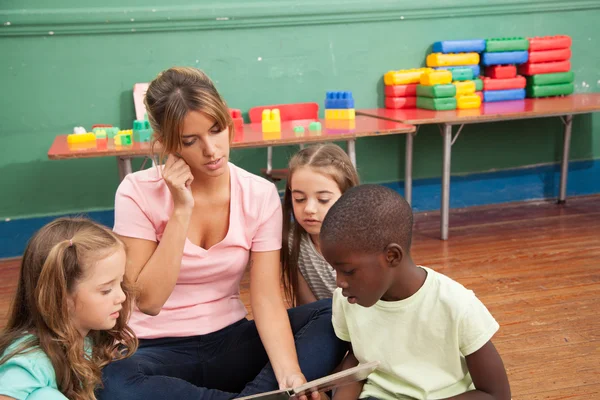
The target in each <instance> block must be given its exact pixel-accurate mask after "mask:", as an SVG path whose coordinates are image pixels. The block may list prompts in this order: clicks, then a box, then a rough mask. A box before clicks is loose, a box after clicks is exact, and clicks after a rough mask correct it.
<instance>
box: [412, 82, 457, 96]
mask: <svg viewBox="0 0 600 400" xmlns="http://www.w3.org/2000/svg"><path fill="white" fill-rule="evenodd" d="M417 96H418V97H432V98H441V97H454V96H456V86H455V85H452V84H445V85H433V86H426V85H418V86H417Z"/></svg>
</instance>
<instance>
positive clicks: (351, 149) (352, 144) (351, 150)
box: [348, 139, 356, 168]
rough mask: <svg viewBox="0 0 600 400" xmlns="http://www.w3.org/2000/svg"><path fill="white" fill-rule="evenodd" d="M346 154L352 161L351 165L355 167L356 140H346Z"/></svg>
mask: <svg viewBox="0 0 600 400" xmlns="http://www.w3.org/2000/svg"><path fill="white" fill-rule="evenodd" d="M348 156H350V161H352V165H354V168H356V140H354V139H352V140H348Z"/></svg>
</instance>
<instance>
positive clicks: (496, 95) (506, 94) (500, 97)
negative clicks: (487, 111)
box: [483, 89, 525, 102]
mask: <svg viewBox="0 0 600 400" xmlns="http://www.w3.org/2000/svg"><path fill="white" fill-rule="evenodd" d="M524 98H525V89H510V90H490V91H484V92H483V101H485V102H492V101H508V100H523V99H524Z"/></svg>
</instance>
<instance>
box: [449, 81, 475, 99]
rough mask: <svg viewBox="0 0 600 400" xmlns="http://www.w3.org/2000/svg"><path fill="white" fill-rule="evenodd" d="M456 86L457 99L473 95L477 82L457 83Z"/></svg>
mask: <svg viewBox="0 0 600 400" xmlns="http://www.w3.org/2000/svg"><path fill="white" fill-rule="evenodd" d="M454 86H456V97H458V96H462V95H463V94H473V93H475V91H476V90H475V81H456V82H454Z"/></svg>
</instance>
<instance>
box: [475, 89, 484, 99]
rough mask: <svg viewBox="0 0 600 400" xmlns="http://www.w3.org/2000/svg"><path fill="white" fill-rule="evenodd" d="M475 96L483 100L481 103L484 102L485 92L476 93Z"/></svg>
mask: <svg viewBox="0 0 600 400" xmlns="http://www.w3.org/2000/svg"><path fill="white" fill-rule="evenodd" d="M475 96H477V97H479V98H480V99H481V101H482V102H483V92H479V91H478V92H475Z"/></svg>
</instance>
